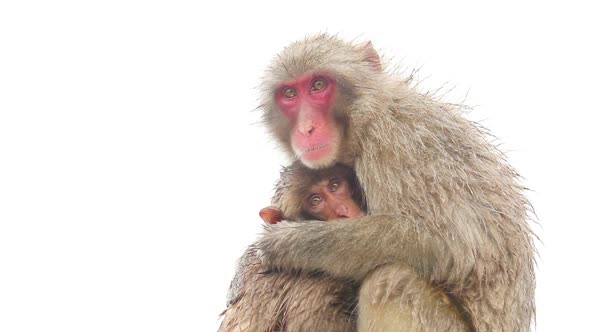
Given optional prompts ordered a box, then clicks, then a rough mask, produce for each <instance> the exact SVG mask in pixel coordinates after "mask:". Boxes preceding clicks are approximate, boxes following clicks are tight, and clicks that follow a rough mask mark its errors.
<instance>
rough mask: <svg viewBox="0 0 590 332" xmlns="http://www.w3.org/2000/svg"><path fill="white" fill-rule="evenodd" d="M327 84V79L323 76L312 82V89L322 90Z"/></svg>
mask: <svg viewBox="0 0 590 332" xmlns="http://www.w3.org/2000/svg"><path fill="white" fill-rule="evenodd" d="M326 85H327V83H326V80H324V79H323V78H316V79H315V80H314V81H313V83H311V91H320V90H322V89H324V88H325V87H326Z"/></svg>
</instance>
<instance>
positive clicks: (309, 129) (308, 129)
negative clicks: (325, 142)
mask: <svg viewBox="0 0 590 332" xmlns="http://www.w3.org/2000/svg"><path fill="white" fill-rule="evenodd" d="M297 131H298V132H299V134H301V135H302V136H305V137H309V136H311V134H312V133H313V132H314V131H315V127H314V126H313V125H311V124H309V125H301V126H299V128H298V130H297Z"/></svg>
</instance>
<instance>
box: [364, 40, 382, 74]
mask: <svg viewBox="0 0 590 332" xmlns="http://www.w3.org/2000/svg"><path fill="white" fill-rule="evenodd" d="M362 49H363V52H365V60H366V61H367V62H368V63H369V64H370V65H371V67H373V69H375V71H381V58H379V53H377V51H376V50H375V48H374V47H373V43H371V42H370V41H369V42H367V43H365V44H364V45H363V46H362Z"/></svg>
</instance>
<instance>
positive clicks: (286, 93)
mask: <svg viewBox="0 0 590 332" xmlns="http://www.w3.org/2000/svg"><path fill="white" fill-rule="evenodd" d="M283 96H285V98H293V97H295V96H297V91H295V89H293V88H285V90H283Z"/></svg>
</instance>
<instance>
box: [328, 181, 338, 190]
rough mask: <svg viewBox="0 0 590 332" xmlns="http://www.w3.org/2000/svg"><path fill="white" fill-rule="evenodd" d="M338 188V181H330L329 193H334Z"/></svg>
mask: <svg viewBox="0 0 590 332" xmlns="http://www.w3.org/2000/svg"><path fill="white" fill-rule="evenodd" d="M338 188H340V179H335V180H332V181H330V184H328V190H330V192H335V191H336V190H338Z"/></svg>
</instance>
